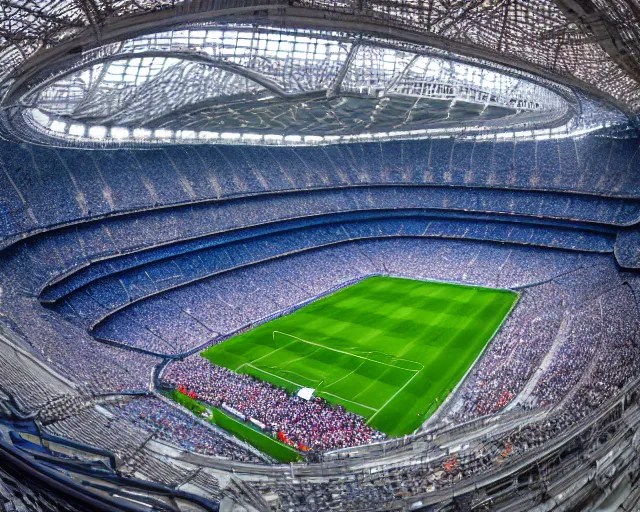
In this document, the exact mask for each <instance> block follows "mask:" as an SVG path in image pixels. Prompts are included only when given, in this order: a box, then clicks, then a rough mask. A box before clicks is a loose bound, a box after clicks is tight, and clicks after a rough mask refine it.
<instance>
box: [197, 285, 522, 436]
mask: <svg viewBox="0 0 640 512" xmlns="http://www.w3.org/2000/svg"><path fill="white" fill-rule="evenodd" d="M517 299H518V295H517V294H516V293H514V292H512V291H509V290H497V289H490V288H479V287H473V286H463V285H456V284H449V283H439V282H430V281H414V280H410V279H399V278H389V277H371V278H368V279H365V280H363V281H361V282H359V283H357V284H355V285H353V286H350V287H348V288H344V289H342V290H340V291H338V292H336V293H334V294H332V295H330V296H328V297H325V298H323V299H320V300H318V301H316V302H313V303H311V304H309V305H308V306H305V307H303V308H301V309H299V310H298V311H296V312H294V313H292V314H290V315H288V316H285V317H282V318H278V319H276V320H272V321H270V322H267V323H265V324H263V325H261V326H259V327H256V328H255V329H253V330H251V331H249V332H246V333H243V334H241V335H238V336H235V337H233V338H231V339H229V340H227V341H224V342H223V343H220V344H218V345H214V346H212V347H210V348H208V349H207V350H206V351H205V352H203V356H204V357H206V358H207V359H209V360H210V361H211V362H212V363H214V364H216V365H219V366H224V367H226V368H229V369H231V370H234V371H236V372H239V373H247V374H250V375H253V376H255V377H257V378H259V379H262V380H265V381H268V382H271V383H273V384H276V385H278V386H281V387H284V388H287V389H290V390H292V391H297V390H298V389H299V388H300V387H309V388H314V389H315V390H316V392H315V395H316V396H321V397H323V398H325V399H326V400H328V401H329V402H332V403H334V404H340V405H342V406H344V407H345V408H346V409H348V410H350V411H352V412H354V413H356V414H359V415H361V416H363V417H365V418H367V422H368V423H369V424H370V425H371V426H372V427H374V428H376V429H378V430H380V431H382V432H384V433H386V434H388V435H390V436H401V435H405V434H409V433H411V432H413V431H414V430H415V429H416V428H418V427H419V426H420V425H421V424H422V422H423V421H424V420H425V419H426V418H427V417H428V416H430V415H431V414H432V413H433V412H434V411H435V410H436V409H437V407H438V406H439V405H440V404H442V402H443V401H444V399H445V398H446V397H447V395H448V394H449V393H450V392H451V391H452V390H453V388H454V387H455V386H456V384H457V383H458V382H459V381H460V379H461V378H462V377H463V376H464V375H465V373H466V372H467V370H468V369H469V367H470V366H471V365H472V364H473V362H474V361H475V360H476V358H477V357H478V355H479V354H480V353H481V352H482V350H483V349H484V347H485V346H486V345H487V343H488V342H489V341H490V340H491V338H492V336H493V335H494V333H495V332H496V331H497V330H498V328H499V327H500V325H501V324H502V322H503V321H504V319H505V318H506V317H507V315H508V314H509V311H510V310H511V308H512V307H513V305H514V304H515V302H516V301H517Z"/></svg>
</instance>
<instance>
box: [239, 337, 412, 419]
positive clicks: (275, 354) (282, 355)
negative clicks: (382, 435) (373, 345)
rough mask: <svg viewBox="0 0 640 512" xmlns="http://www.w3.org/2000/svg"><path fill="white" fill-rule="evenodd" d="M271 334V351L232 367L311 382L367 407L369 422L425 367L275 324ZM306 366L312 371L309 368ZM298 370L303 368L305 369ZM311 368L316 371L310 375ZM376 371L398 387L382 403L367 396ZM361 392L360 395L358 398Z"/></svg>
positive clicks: (299, 384) (320, 392)
mask: <svg viewBox="0 0 640 512" xmlns="http://www.w3.org/2000/svg"><path fill="white" fill-rule="evenodd" d="M271 340H272V342H273V348H274V349H273V351H272V352H269V353H267V354H265V355H262V356H260V357H257V358H256V359H253V360H251V361H247V362H245V363H243V364H241V365H240V366H238V367H237V368H236V369H235V371H236V372H238V373H242V372H243V368H250V369H251V370H253V371H251V372H249V373H253V374H255V372H258V373H260V374H266V375H268V376H269V377H271V378H270V379H265V380H269V381H272V382H273V381H274V380H275V381H278V380H282V381H285V382H287V383H288V384H290V385H291V386H294V387H296V388H303V387H307V388H313V389H315V393H314V395H315V396H322V397H326V396H327V395H328V396H329V397H332V398H333V399H334V400H332V401H338V402H341V401H345V402H349V403H350V404H352V405H354V406H356V407H358V408H363V409H366V410H367V411H368V414H362V416H365V417H366V418H368V422H369V421H371V420H373V419H374V418H375V417H376V416H377V414H378V413H379V412H380V411H381V410H383V409H384V408H385V407H386V406H387V405H388V404H389V403H390V402H391V401H392V400H393V399H394V398H395V397H396V396H397V395H399V394H400V393H402V391H403V390H404V389H405V387H406V386H408V385H409V383H410V382H411V381H412V380H413V379H414V378H415V377H416V375H418V373H420V371H422V370H423V369H424V365H423V364H421V363H419V362H417V361H411V360H408V359H401V358H397V357H394V356H391V355H389V354H384V353H380V352H372V351H370V352H367V353H365V354H358V353H355V352H351V351H346V350H340V349H337V348H333V347H328V346H326V345H322V344H320V343H315V342H313V341H311V340H306V339H303V338H300V337H299V336H295V335H293V334H289V333H286V332H283V331H278V330H274V331H273V332H272V336H271ZM327 362H330V363H329V364H327ZM310 368H311V369H312V370H313V371H312V372H310V371H309V370H310ZM299 371H303V372H304V373H305V375H302V374H300V373H299ZM310 373H312V374H315V375H313V376H311V377H310V376H309V374H310ZM390 374H391V375H390ZM363 377H364V378H368V379H369V380H371V384H370V385H369V386H367V387H365V388H364V389H360V391H359V392H358V393H356V394H354V391H355V390H357V389H358V388H357V387H356V388H354V385H357V384H360V382H359V381H361V380H362V378H363ZM377 377H384V378H386V379H387V380H392V381H393V382H394V384H395V385H396V386H394V387H396V389H397V390H396V391H395V393H393V394H392V395H391V396H389V397H388V398H387V399H386V400H385V401H384V402H383V403H382V404H381V405H380V399H379V398H377V399H376V400H371V398H370V397H368V393H366V391H367V389H368V388H370V387H375V388H377V387H378V386H375V383H376V382H377V381H378V379H377ZM391 377H393V379H390V378H391ZM398 384H400V386H399V387H397V385H398ZM285 387H286V386H285ZM359 397H361V401H358V398H359ZM385 398H386V395H385Z"/></svg>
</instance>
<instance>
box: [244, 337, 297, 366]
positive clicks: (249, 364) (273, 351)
mask: <svg viewBox="0 0 640 512" xmlns="http://www.w3.org/2000/svg"><path fill="white" fill-rule="evenodd" d="M292 343H293V341H291V342H289V343H287V344H286V345H285V346H284V347H280V348H277V349H275V350H272V351H271V352H269V353H267V354H265V355H263V356H260V357H259V358H258V359H254V360H253V361H249V362H247V363H242V364H241V365H240V366H238V367H237V368H236V369H235V370H234V371H235V372H236V373H237V372H238V370H240V369H241V368H242V367H243V366H245V365H247V366H251V364H252V363H255V362H256V361H260V359H264V358H265V357H267V356H270V355H271V354H275V353H276V352H278V350H282V349H283V348H287V347H288V346H289V345H291V344H292ZM254 368H255V366H254Z"/></svg>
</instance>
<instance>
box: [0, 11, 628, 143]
mask: <svg viewBox="0 0 640 512" xmlns="http://www.w3.org/2000/svg"><path fill="white" fill-rule="evenodd" d="M568 4H570V2H558V4H557V5H556V4H554V3H551V2H545V1H534V2H530V1H527V2H521V1H519V0H511V1H486V0H485V1H479V0H476V1H471V2H453V3H449V2H440V1H436V0H432V1H431V2H425V1H423V0H420V1H404V2H376V1H370V2H365V1H359V2H356V1H349V2H340V3H336V2H322V1H306V2H305V1H302V2H298V1H290V2H277V1H253V2H247V1H237V2H202V1H193V2H185V3H183V4H175V3H173V2H171V3H169V2H167V3H165V4H158V3H156V2H154V3H153V5H151V4H145V3H140V2H135V3H129V2H102V3H96V2H87V3H86V4H82V3H81V4H76V3H73V4H68V3H66V2H56V3H49V4H48V5H47V6H46V7H42V6H40V7H39V6H38V5H36V3H31V2H22V3H15V4H8V5H7V6H6V7H5V9H7V10H6V11H5V13H6V18H5V20H4V25H5V30H4V31H3V36H4V37H5V42H4V51H3V53H2V56H0V60H2V61H3V62H4V70H5V74H4V82H3V83H4V98H3V102H2V103H3V112H4V122H3V125H4V129H3V132H4V133H5V136H12V137H14V138H17V139H22V140H31V141H37V142H40V143H49V144H58V145H59V144H72V145H86V144H104V143H107V144H114V143H116V144H123V143H128V144H134V145H135V144H147V143H158V142H160V143H167V142H206V143H210V142H221V143H272V144H314V143H315V144H317V143H334V142H345V141H350V140H381V139H393V138H410V137H429V136H456V137H469V136H473V137H478V136H480V137H484V136H488V137H492V136H496V135H498V136H504V135H505V133H506V134H507V136H509V137H514V136H515V137H520V138H535V137H540V136H542V137H556V136H567V135H575V134H576V133H583V132H584V131H592V130H598V129H603V128H607V127H611V126H616V127H618V128H619V127H624V128H626V127H627V126H628V118H627V117H626V116H628V115H630V114H633V113H634V112H636V111H637V110H638V108H640V99H639V96H638V94H639V93H638V91H639V90H640V88H639V87H638V82H637V78H638V77H637V74H636V73H635V67H634V62H635V60H634V55H635V47H634V46H633V44H632V41H633V37H630V36H632V35H633V34H632V32H633V30H635V29H636V28H635V25H634V24H630V23H629V20H632V19H634V18H633V16H634V13H635V11H634V10H633V9H632V8H631V6H632V4H633V2H631V4H629V6H628V9H627V10H626V11H625V10H623V9H622V7H621V6H619V5H612V6H608V7H607V6H600V8H599V9H596V6H594V8H593V9H592V10H590V11H589V13H590V14H589V15H588V16H587V15H586V14H585V12H586V11H585V9H586V7H585V5H584V3H582V4H581V5H582V10H580V9H577V7H576V6H571V5H568ZM78 5H81V6H82V7H78ZM594 9H595V10H594ZM141 11H149V12H146V13H145V14H142V13H141ZM583 11H585V12H583ZM623 15H625V19H626V20H628V21H627V22H625V23H614V21H615V20H617V19H618V18H620V17H621V16H623ZM616 16H617V17H618V18H616ZM627 25H629V28H628V30H625V27H626V26H627ZM612 26H615V30H613V29H611V30H609V29H610V28H611V27H612ZM603 27H604V28H603ZM605 29H606V30H608V32H607V34H609V36H610V38H609V40H606V41H605V40H604V38H603V36H602V31H603V30H605ZM630 31H631V32H630ZM616 49H617V50H616ZM590 98H591V99H590ZM596 99H597V106H594V105H596V102H595V101H594V100H596ZM594 110H596V112H594Z"/></svg>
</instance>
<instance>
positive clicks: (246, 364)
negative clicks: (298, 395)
mask: <svg viewBox="0 0 640 512" xmlns="http://www.w3.org/2000/svg"><path fill="white" fill-rule="evenodd" d="M242 366H249V367H250V368H253V369H254V370H258V371H259V372H262V373H268V374H269V375H271V376H272V377H275V378H276V379H280V380H286V381H287V382H288V383H290V384H293V385H294V386H298V387H301V388H302V387H304V386H301V385H300V384H298V383H297V382H293V381H292V380H289V379H285V378H284V377H280V375H276V374H275V373H271V372H268V371H267V370H263V369H262V368H258V367H256V366H253V365H252V364H251V363H245V364H243V365H242Z"/></svg>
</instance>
